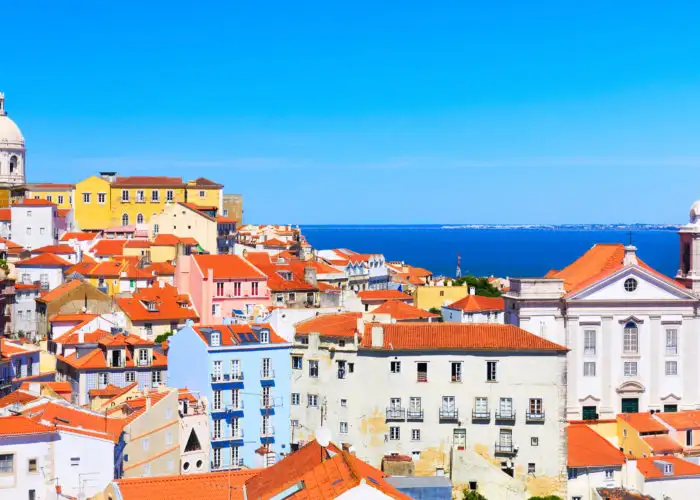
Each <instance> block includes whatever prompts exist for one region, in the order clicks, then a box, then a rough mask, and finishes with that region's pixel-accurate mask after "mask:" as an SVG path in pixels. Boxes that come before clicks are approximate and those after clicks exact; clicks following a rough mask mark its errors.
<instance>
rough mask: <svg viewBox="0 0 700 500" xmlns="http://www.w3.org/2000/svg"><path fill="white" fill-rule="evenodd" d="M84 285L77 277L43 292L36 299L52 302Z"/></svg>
mask: <svg viewBox="0 0 700 500" xmlns="http://www.w3.org/2000/svg"><path fill="white" fill-rule="evenodd" d="M80 285H82V281H80V280H78V279H75V280H70V281H66V282H64V283H62V284H60V285H59V286H57V287H56V288H54V289H53V290H50V291H48V292H46V293H45V294H43V295H42V296H41V297H39V298H37V299H36V300H38V301H40V302H52V301H54V300H56V299H57V298H59V297H61V296H63V294H65V293H68V292H72V291H73V290H75V289H76V288H78V287H80Z"/></svg>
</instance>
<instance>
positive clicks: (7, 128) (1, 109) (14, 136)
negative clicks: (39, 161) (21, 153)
mask: <svg viewBox="0 0 700 500" xmlns="http://www.w3.org/2000/svg"><path fill="white" fill-rule="evenodd" d="M7 147H9V148H22V149H24V137H22V132H21V131H20V129H19V127H18V126H17V124H16V123H15V122H13V121H12V120H11V119H10V117H9V116H7V113H6V112H5V95H4V94H2V93H0V148H7Z"/></svg>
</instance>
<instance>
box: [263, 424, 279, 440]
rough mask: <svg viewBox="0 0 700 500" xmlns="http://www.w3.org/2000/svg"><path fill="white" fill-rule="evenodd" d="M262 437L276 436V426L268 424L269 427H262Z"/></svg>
mask: <svg viewBox="0 0 700 500" xmlns="http://www.w3.org/2000/svg"><path fill="white" fill-rule="evenodd" d="M260 437H261V438H271V437H275V428H274V427H272V426H271V425H268V426H267V427H263V428H262V429H260Z"/></svg>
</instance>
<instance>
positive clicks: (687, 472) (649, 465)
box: [637, 455, 700, 479]
mask: <svg viewBox="0 0 700 500" xmlns="http://www.w3.org/2000/svg"><path fill="white" fill-rule="evenodd" d="M655 462H656V463H655ZM658 462H666V463H669V464H671V465H673V474H671V475H666V474H664V471H663V465H662V464H659V465H657V463H658ZM637 470H638V471H639V472H640V473H641V474H642V475H643V476H644V477H645V478H646V479H660V478H664V477H683V476H700V465H696V464H694V463H692V462H688V461H687V460H683V459H682V458H678V457H673V456H669V455H666V456H662V457H645V458H638V459H637Z"/></svg>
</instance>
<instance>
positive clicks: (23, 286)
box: [15, 283, 40, 290]
mask: <svg viewBox="0 0 700 500" xmlns="http://www.w3.org/2000/svg"><path fill="white" fill-rule="evenodd" d="M39 286H40V285H39V283H15V290H38V289H39Z"/></svg>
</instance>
